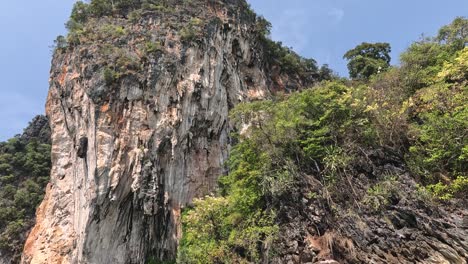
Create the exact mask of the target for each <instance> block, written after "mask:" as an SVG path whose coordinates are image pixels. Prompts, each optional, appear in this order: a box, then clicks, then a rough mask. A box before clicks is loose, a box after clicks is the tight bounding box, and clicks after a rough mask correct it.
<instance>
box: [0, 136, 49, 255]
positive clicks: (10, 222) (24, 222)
mask: <svg viewBox="0 0 468 264" xmlns="http://www.w3.org/2000/svg"><path fill="white" fill-rule="evenodd" d="M50 166H51V164H50V145H48V144H43V143H41V142H40V141H39V140H37V139H31V140H29V141H25V140H23V139H21V138H13V139H10V140H9V141H7V142H2V143H0V251H2V254H5V255H12V257H13V259H14V260H15V261H17V260H18V259H19V257H20V254H21V251H22V246H23V243H24V232H25V231H26V230H28V229H29V228H30V227H31V225H32V223H33V222H32V219H34V214H35V211H36V207H37V206H38V205H39V203H40V202H41V201H42V198H43V195H44V191H45V186H46V184H47V181H48V178H49V171H50Z"/></svg>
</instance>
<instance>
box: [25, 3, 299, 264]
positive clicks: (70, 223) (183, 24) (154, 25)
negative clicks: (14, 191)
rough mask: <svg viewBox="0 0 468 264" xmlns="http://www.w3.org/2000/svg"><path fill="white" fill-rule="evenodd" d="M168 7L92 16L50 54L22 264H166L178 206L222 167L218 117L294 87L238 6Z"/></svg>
mask: <svg viewBox="0 0 468 264" xmlns="http://www.w3.org/2000/svg"><path fill="white" fill-rule="evenodd" d="M182 2H183V1H182ZM169 9H170V11H168V10H165V11H164V12H160V11H144V12H139V13H137V15H138V18H136V19H135V18H132V19H131V18H129V17H119V18H117V17H115V16H114V17H113V18H109V17H104V18H94V19H91V20H90V21H88V22H87V25H86V26H85V28H84V29H83V30H82V31H81V33H80V34H81V35H80V36H79V37H78V39H79V41H78V42H79V44H74V45H71V46H69V47H58V48H57V51H56V53H55V55H54V58H53V61H52V70H51V79H50V91H49V96H48V99H47V106H46V111H47V115H48V117H49V119H50V124H51V129H52V163H53V166H52V172H51V182H50V184H49V186H48V188H47V194H46V197H45V199H44V201H43V203H42V204H41V206H40V208H39V209H38V212H37V224H36V226H35V227H34V229H33V230H32V231H31V234H30V236H29V238H28V241H27V243H26V245H25V250H24V255H23V259H22V262H23V263H145V261H147V260H148V259H150V258H154V259H159V260H171V259H174V258H175V254H176V247H177V243H178V240H179V238H180V236H181V227H180V217H181V209H182V208H183V207H184V206H186V205H187V204H189V203H190V202H191V201H192V199H193V198H195V197H200V196H203V195H206V194H208V193H210V192H212V191H214V190H215V188H216V184H217V178H218V176H220V175H222V174H223V172H224V171H223V170H224V169H223V163H224V162H225V160H226V158H227V155H228V151H229V144H230V137H229V135H230V125H229V120H228V110H229V109H230V108H231V107H232V106H234V105H236V104H238V103H240V102H243V101H248V100H256V99H262V98H266V97H268V96H270V92H271V90H275V89H283V88H284V89H288V88H291V89H295V88H296V87H299V86H301V85H304V83H303V82H301V81H300V80H298V78H295V77H288V76H286V75H284V74H283V75H282V74H280V73H278V74H275V76H273V77H271V76H269V75H267V72H275V71H274V70H272V67H273V66H271V65H270V64H269V63H267V62H266V61H264V59H263V56H262V46H261V45H260V43H259V42H258V36H259V33H258V32H257V29H256V28H255V27H253V25H254V24H255V19H256V18H255V15H252V14H251V13H250V12H248V10H247V8H246V4H245V2H243V1H224V3H212V2H210V1H192V2H187V1H186V4H173V5H172V6H170V7H169ZM132 15H135V14H132ZM267 68H268V69H267Z"/></svg>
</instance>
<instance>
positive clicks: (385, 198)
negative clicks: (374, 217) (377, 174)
mask: <svg viewBox="0 0 468 264" xmlns="http://www.w3.org/2000/svg"><path fill="white" fill-rule="evenodd" d="M398 191H399V190H398V182H397V177H395V176H388V177H387V178H386V179H385V180H384V181H381V182H378V183H377V184H375V185H373V186H372V187H370V188H369V189H368V190H367V194H366V196H365V197H364V199H363V204H364V205H366V206H368V207H370V209H372V210H373V211H375V212H379V211H381V210H382V209H383V208H385V207H386V206H388V205H389V204H390V199H391V198H392V197H393V196H396V195H398Z"/></svg>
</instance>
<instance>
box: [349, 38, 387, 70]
mask: <svg viewBox="0 0 468 264" xmlns="http://www.w3.org/2000/svg"><path fill="white" fill-rule="evenodd" d="M390 52H391V48H390V44H388V43H367V42H363V43H361V44H360V45H358V46H356V47H355V48H354V49H352V50H349V51H348V52H346V54H345V55H344V56H343V58H345V59H347V60H348V61H349V62H348V70H349V75H350V77H351V78H353V79H369V77H370V76H372V75H374V74H377V73H380V72H383V71H385V70H386V69H387V68H388V67H389V66H390Z"/></svg>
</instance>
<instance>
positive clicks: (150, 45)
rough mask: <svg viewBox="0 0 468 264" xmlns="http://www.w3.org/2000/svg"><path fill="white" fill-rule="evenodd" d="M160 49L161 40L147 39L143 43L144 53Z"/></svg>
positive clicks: (151, 52)
mask: <svg viewBox="0 0 468 264" xmlns="http://www.w3.org/2000/svg"><path fill="white" fill-rule="evenodd" d="M158 51H162V45H161V42H159V41H156V42H153V41H148V42H146V43H145V53H146V54H153V53H155V52H158Z"/></svg>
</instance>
